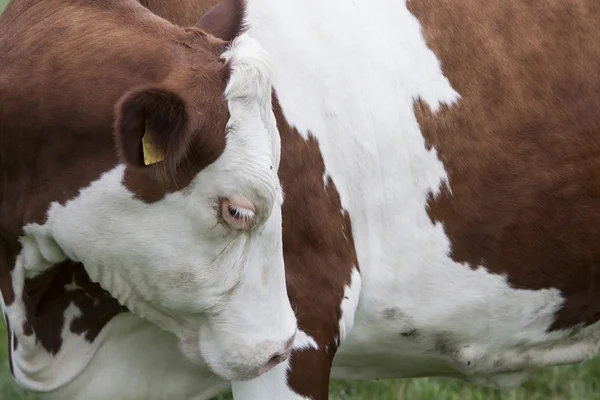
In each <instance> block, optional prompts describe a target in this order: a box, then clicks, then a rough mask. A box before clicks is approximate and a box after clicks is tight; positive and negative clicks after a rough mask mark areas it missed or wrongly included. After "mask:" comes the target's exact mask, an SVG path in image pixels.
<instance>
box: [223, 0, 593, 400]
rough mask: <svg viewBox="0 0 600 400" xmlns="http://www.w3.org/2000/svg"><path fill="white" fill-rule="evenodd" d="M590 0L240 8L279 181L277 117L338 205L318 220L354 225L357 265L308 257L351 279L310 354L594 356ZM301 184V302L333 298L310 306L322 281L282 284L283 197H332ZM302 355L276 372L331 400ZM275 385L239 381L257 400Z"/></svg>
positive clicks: (389, 365)
mask: <svg viewBox="0 0 600 400" xmlns="http://www.w3.org/2000/svg"><path fill="white" fill-rule="evenodd" d="M597 12H598V8H597V7H596V6H595V3H594V2H592V1H582V2H578V3H577V5H573V4H569V5H566V4H564V3H561V2H551V3H550V4H548V3H544V4H535V5H534V4H530V5H524V4H522V2H519V1H510V2H503V3H501V4H500V3H493V4H492V3H490V4H487V3H486V4H483V2H479V1H467V2H462V3H461V4H460V5H459V4H456V2H451V1H441V2H440V1H437V2H434V1H428V0H413V1H408V2H404V1H400V0H399V1H376V2H372V1H370V2H360V1H357V2H352V3H348V2H342V1H335V0H332V1H329V2H327V3H322V2H317V1H303V2H299V1H294V0H289V1H280V2H273V1H268V0H250V1H248V2H247V6H246V16H245V20H244V25H246V26H248V32H249V33H250V34H251V35H252V36H253V37H256V38H257V39H258V40H259V41H260V42H261V44H262V45H263V46H265V48H266V49H267V51H269V53H270V54H271V55H272V57H273V60H274V61H273V63H274V64H273V65H274V71H275V74H274V88H275V91H276V93H277V98H278V100H279V103H280V106H281V108H282V110H283V116H285V123H281V125H280V132H282V148H283V155H282V160H283V163H282V169H281V172H280V174H281V177H282V182H283V185H284V190H286V191H287V192H289V191H290V189H289V187H290V186H295V185H299V183H297V180H293V179H294V178H292V175H291V173H290V174H289V175H287V174H286V161H285V160H286V157H289V154H291V153H292V150H291V149H290V148H287V147H286V142H287V141H289V140H291V139H289V137H288V136H286V128H284V127H282V125H288V126H291V127H294V128H295V129H297V134H299V135H300V136H301V137H303V138H304V139H305V140H306V142H307V143H314V142H316V143H318V149H319V151H318V153H319V156H320V157H322V160H323V165H324V171H323V185H324V186H325V187H327V188H328V189H329V190H331V188H332V187H333V188H335V192H337V193H338V194H339V198H340V207H339V209H335V208H333V207H330V208H329V213H330V215H336V214H337V213H344V214H345V215H347V216H348V217H349V219H350V221H351V226H352V241H353V246H354V249H355V251H356V261H357V263H356V265H354V264H353V263H352V260H347V261H346V262H345V263H342V262H339V261H340V260H337V261H338V262H337V263H336V262H331V260H326V258H325V257H324V256H323V257H322V258H321V264H320V268H321V269H322V270H328V271H330V270H332V269H334V270H336V272H337V274H338V276H339V277H340V278H339V280H340V282H342V281H343V280H344V281H345V284H344V286H343V288H344V290H345V294H344V297H343V298H342V300H341V303H340V309H341V312H342V315H341V318H339V319H336V320H335V321H336V322H338V321H339V334H338V335H337V336H336V338H335V340H329V341H327V340H320V341H319V340H318V341H317V342H318V345H319V350H315V351H321V352H324V353H326V352H332V351H334V350H332V349H334V348H335V347H336V345H337V342H336V340H338V339H339V342H340V345H339V348H338V349H337V352H336V353H335V357H334V358H333V361H332V370H331V376H332V377H334V378H338V379H376V378H398V377H418V376H448V377H455V378H460V379H465V380H468V381H470V382H473V383H475V384H478V385H485V386H489V387H495V388H503V387H511V386H515V385H518V384H520V383H521V382H523V380H524V379H526V378H527V377H528V376H529V375H530V373H531V372H532V371H533V370H535V369H537V368H540V367H547V366H555V365H563V364H570V363H576V362H581V361H584V360H588V359H590V358H592V357H593V356H595V355H596V353H597V351H598V343H599V342H598V340H599V334H600V331H599V325H598V323H597V321H598V317H599V315H600V314H599V312H600V304H599V302H598V299H599V298H600V293H599V289H598V286H597V285H596V284H595V282H596V281H597V279H598V277H599V274H600V264H599V263H598V260H599V258H598V256H599V255H600V247H599V246H598V244H597V243H598V241H599V240H600V231H599V230H598V228H597V226H598V222H599V221H600V196H599V192H598V191H597V190H596V189H593V187H595V185H596V184H597V182H598V181H600V140H598V138H599V136H598V135H599V134H600V129H599V128H600V125H599V124H600V122H599V121H600V118H599V116H600V103H598V96H597V93H600V74H599V73H598V72H597V68H596V65H598V63H599V62H600V52H599V51H600V48H599V47H598V46H597V45H596V44H595V43H596V39H593V38H597V35H598V34H597V27H598V26H597V21H598V20H599V18H598V15H597ZM574 49H577V50H576V51H575V50H574ZM575 53H576V54H575ZM283 116H280V118H281V117H283ZM307 147H308V145H307ZM301 148H302V147H301V146H299V145H298V146H296V147H295V151H298V149H301ZM318 158H319V157H314V159H318ZM298 174H299V172H296V175H298ZM295 179H297V178H295ZM305 192H306V193H309V192H308V191H305ZM309 197H310V196H309V195H308V194H307V195H306V196H305V197H304V199H303V200H301V199H300V198H298V204H297V205H293V204H292V202H291V200H290V198H289V197H287V198H286V203H285V205H284V251H285V252H286V253H285V254H286V269H287V271H286V274H287V275H288V287H290V289H289V292H290V296H291V298H292V300H293V301H294V302H295V303H296V310H297V311H296V312H297V315H302V314H303V313H310V312H311V310H316V309H318V310H322V309H325V308H326V305H327V304H328V303H327V301H330V300H325V299H324V298H322V299H321V304H319V305H318V306H317V305H316V303H318V301H319V300H315V298H314V297H318V296H320V295H321V292H320V291H319V289H318V288H315V289H312V290H311V295H312V296H313V299H310V300H308V299H304V302H301V301H298V300H297V299H296V298H294V295H296V296H298V297H299V298H301V295H298V294H297V293H298V292H299V291H300V289H296V290H295V289H293V286H294V284H297V283H296V282H297V280H296V279H293V278H292V279H290V276H293V275H295V274H296V272H295V269H300V268H302V266H301V265H300V264H296V263H295V259H294V257H293V256H290V253H291V252H293V251H294V248H295V246H297V244H296V243H294V239H293V238H291V237H292V236H293V235H292V234H288V235H287V236H286V229H285V227H286V220H287V219H288V218H291V217H290V214H293V213H294V212H296V211H294V210H291V209H292V208H293V207H296V208H298V209H303V210H307V209H309V208H310V207H323V204H326V203H322V204H309V205H306V206H304V204H305V203H304V202H308V203H310V202H311V200H310V199H309ZM314 223H315V224H318V223H319V222H314ZM288 229H292V228H291V227H289V228H288ZM342 230H343V228H342ZM328 233H329V234H330V235H335V234H339V233H340V230H339V228H338V230H333V229H331V230H329V231H328ZM286 240H287V241H286ZM312 246H313V247H312V248H313V249H318V247H319V245H318V244H312ZM304 251H308V250H307V249H306V248H305V249H304ZM315 252H317V250H315ZM290 269H292V270H290ZM321 274H325V273H324V272H321ZM303 305H305V306H304V307H302V306H303ZM312 312H313V313H314V311H312ZM321 313H322V314H325V313H326V312H325V311H319V314H321ZM332 317H333V316H330V318H331V320H333V319H334V318H332ZM299 321H300V327H301V328H302V329H305V330H306V328H305V327H304V326H303V325H306V324H307V322H306V320H304V321H303V320H302V319H301V318H300V319H299ZM321 326H324V323H323V325H321ZM308 331H311V332H313V331H316V329H309V330H308ZM309 351H312V350H309ZM306 352H307V351H306V350H305V351H304V353H299V355H296V353H295V354H294V355H293V357H292V371H291V373H290V378H289V379H288V384H289V386H290V387H291V388H293V390H294V391H295V392H296V393H300V394H303V395H304V396H306V397H308V396H312V397H313V398H326V396H327V395H326V391H325V390H324V389H323V388H321V389H320V388H319V385H320V382H321V381H320V380H319V379H318V377H315V376H314V375H311V371H310V370H309V368H307V367H305V366H303V364H302V362H300V361H295V360H297V359H298V358H300V357H305V358H307V357H308V356H307V355H306ZM304 365H309V363H308V362H305V363H304ZM311 367H312V370H314V369H316V368H315V367H314V364H313V365H311ZM296 368H297V369H298V370H299V371H300V372H296ZM296 374H304V376H305V377H306V376H308V377H311V378H312V379H313V380H312V381H309V380H305V381H303V380H302V378H301V377H298V376H297V375H296ZM267 379H268V377H267V376H265V377H261V378H258V379H257V380H256V381H252V382H247V383H245V384H244V385H243V386H242V387H240V388H238V389H236V387H235V386H234V393H235V394H236V395H238V397H239V398H248V399H250V398H257V397H259V395H260V394H263V395H265V393H267V392H266V391H265V389H264V386H262V387H261V386H259V383H258V382H261V381H262V384H263V385H264V382H265V381H266V380H267ZM247 393H253V395H254V397H253V396H252V395H246V394H247ZM278 393H279V394H280V395H279V397H278V396H276V395H272V398H284V397H285V396H283V395H282V394H281V393H283V392H278ZM287 396H289V398H295V397H294V395H293V394H289V393H288V395H287ZM238 397H236V398H238Z"/></svg>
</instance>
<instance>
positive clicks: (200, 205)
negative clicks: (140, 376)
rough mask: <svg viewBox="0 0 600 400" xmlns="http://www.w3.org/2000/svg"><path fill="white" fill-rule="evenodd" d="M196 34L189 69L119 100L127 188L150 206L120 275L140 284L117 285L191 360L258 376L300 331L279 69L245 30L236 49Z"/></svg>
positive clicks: (118, 134) (238, 376) (226, 373)
mask: <svg viewBox="0 0 600 400" xmlns="http://www.w3.org/2000/svg"><path fill="white" fill-rule="evenodd" d="M188 33H189V34H190V35H197V36H198V42H197V43H198V46H197V48H195V49H194V51H193V56H192V55H190V54H188V53H183V54H182V55H181V58H182V60H183V62H182V65H184V66H182V67H180V68H176V69H173V70H172V72H171V73H170V74H169V75H168V76H166V77H165V79H164V80H163V81H162V82H160V83H159V84H154V85H150V86H144V87H137V88H135V89H133V90H131V91H130V92H128V93H126V94H125V95H124V96H123V97H122V98H121V99H120V101H119V102H118V104H117V106H116V122H115V139H116V142H117V145H118V150H119V154H120V156H121V158H122V160H123V162H124V163H125V165H126V167H125V172H124V178H123V184H124V185H125V187H126V188H128V189H129V190H130V191H131V192H133V193H134V194H135V197H136V198H137V200H138V201H142V202H145V203H146V204H148V206H149V208H148V213H147V214H146V213H145V214H144V215H143V216H140V218H142V219H143V220H140V221H139V226H138V227H137V229H139V230H140V233H139V239H138V243H139V249H140V250H139V251H140V252H142V251H143V252H144V253H145V254H138V255H137V256H136V257H138V258H136V260H143V262H141V263H140V262H134V263H131V264H129V265H127V267H126V268H124V270H123V271H120V272H119V274H120V276H121V277H122V278H123V280H125V281H126V282H127V285H128V286H130V288H129V287H128V290H130V292H129V291H128V292H127V294H121V293H119V289H118V288H116V287H113V288H109V290H111V292H112V293H113V294H114V295H115V296H116V297H117V298H119V297H120V300H121V301H122V302H123V303H124V304H125V305H127V306H128V307H129V308H130V309H131V310H132V311H133V312H135V313H137V314H138V315H140V316H142V317H145V318H148V319H149V320H151V321H153V322H154V323H156V324H157V325H159V326H160V327H162V328H163V329H166V330H168V331H171V332H173V333H174V334H176V335H177V337H178V338H179V341H180V348H181V350H182V352H183V353H184V354H185V355H186V356H187V357H188V358H190V359H191V360H193V361H198V362H199V361H201V360H204V361H206V363H207V364H208V365H209V367H211V368H212V370H213V371H215V372H216V373H217V374H219V375H221V376H222V377H223V378H226V379H230V380H244V379H251V378H254V377H256V376H258V375H259V374H260V373H262V372H265V371H266V370H268V369H269V368H270V367H272V366H274V365H276V364H277V363H279V362H280V361H283V360H284V359H285V358H286V357H287V355H288V354H289V350H290V347H291V342H292V341H293V337H294V334H295V331H296V319H295V316H294V313H293V311H292V309H291V306H290V304H289V301H288V298H287V292H286V286H285V274H284V264H283V254H282V232H281V226H282V220H281V206H282V202H283V197H282V190H281V187H280V183H279V179H278V176H277V171H278V166H279V156H280V154H279V153H280V143H279V140H280V139H279V133H278V131H277V127H276V123H275V118H274V115H273V112H272V106H271V78H270V74H271V72H270V66H269V61H268V57H267V55H266V53H265V52H264V51H263V50H262V49H261V47H260V46H259V45H258V44H257V42H255V41H254V40H252V39H251V38H249V37H248V36H246V35H242V36H240V37H239V38H238V39H236V40H235V41H234V42H232V43H231V45H229V46H228V47H225V42H220V41H218V40H217V39H215V38H213V37H211V36H208V35H206V34H204V33H203V32H201V31H198V30H195V29H190V30H188ZM146 229H154V230H155V231H153V232H152V233H148V232H144V231H143V230H146ZM146 239H147V240H151V241H154V242H155V243H147V242H144V240H146ZM142 249H143V250H142ZM131 251H134V252H135V251H136V250H135V249H131ZM115 286H117V285H115ZM131 293H133V295H132V294H131ZM132 299H133V300H132ZM149 351H151V349H149Z"/></svg>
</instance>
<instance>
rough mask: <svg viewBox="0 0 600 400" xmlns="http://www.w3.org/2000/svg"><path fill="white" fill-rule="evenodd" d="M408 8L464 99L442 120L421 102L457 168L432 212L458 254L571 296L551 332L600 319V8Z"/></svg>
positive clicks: (435, 139)
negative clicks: (599, 66) (419, 23)
mask: <svg viewBox="0 0 600 400" xmlns="http://www.w3.org/2000/svg"><path fill="white" fill-rule="evenodd" d="M408 4H409V8H410V10H411V11H412V12H414V14H415V15H416V17H417V18H418V19H419V21H420V22H421V24H422V26H423V33H424V35H425V39H426V40H427V43H428V45H429V46H430V47H431V48H432V50H433V51H434V52H435V54H436V55H437V56H438V57H439V59H440V62H441V68H442V71H443V72H444V74H445V76H447V77H448V79H449V80H450V82H451V84H452V86H453V87H454V88H455V89H456V90H457V91H458V92H459V93H460V95H461V100H460V102H459V103H458V104H457V105H455V106H453V107H451V108H444V107H442V109H441V110H440V111H438V112H437V113H436V114H435V115H434V114H432V113H431V112H430V110H429V109H428V107H427V106H425V105H424V104H423V103H417V105H416V106H415V109H416V112H417V117H418V120H419V124H420V126H421V129H422V132H423V135H424V136H425V138H426V140H427V145H428V146H430V147H433V148H435V149H436V150H437V151H438V153H439V156H440V159H441V160H442V162H443V163H444V166H445V168H446V169H447V171H448V178H449V186H447V187H444V188H443V190H442V192H441V194H440V195H439V196H437V197H436V196H432V197H431V199H430V202H429V215H430V217H431V219H432V220H433V221H436V222H441V223H443V224H444V229H445V231H446V233H447V235H448V237H449V238H450V240H451V243H452V252H451V256H452V258H453V259H454V260H455V261H457V262H462V263H466V264H468V265H470V266H472V267H473V268H475V267H477V266H479V265H484V266H485V268H486V269H487V270H489V271H490V272H494V273H498V274H505V275H506V276H507V277H508V280H509V282H510V284H511V285H512V286H513V287H515V288H522V289H543V288H556V289H559V290H560V291H561V293H562V294H563V296H564V297H565V303H564V305H563V306H562V308H561V309H560V311H559V312H558V313H557V315H556V320H555V321H554V323H553V325H552V329H563V328H568V327H573V326H576V325H579V324H583V325H589V324H592V323H594V322H596V321H598V320H599V319H600V286H598V285H597V284H596V282H597V281H598V280H599V279H600V246H598V243H600V190H598V182H600V135H599V134H600V97H599V96H598V93H600V69H599V68H598V65H599V64H600V45H599V44H598V43H599V39H600V36H599V35H598V33H597V32H598V27H599V26H598V21H599V20H600V9H599V8H598V7H597V5H596V4H595V3H594V2H590V1H577V2H575V3H565V2H561V1H549V2H544V3H543V4H542V3H529V2H522V1H516V0H515V1H512V0H511V1H507V2H502V3H490V2H481V1H474V0H469V1H463V2H460V3H456V2H452V1H435V2H434V1H427V0H411V1H409V2H408ZM458 43H460V44H461V45H460V46H458V45H457V44H458ZM467 65H468V68H465V66H467Z"/></svg>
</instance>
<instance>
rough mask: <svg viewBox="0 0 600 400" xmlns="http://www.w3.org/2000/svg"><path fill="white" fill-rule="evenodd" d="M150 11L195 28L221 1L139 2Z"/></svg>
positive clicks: (147, 0) (171, 0)
mask: <svg viewBox="0 0 600 400" xmlns="http://www.w3.org/2000/svg"><path fill="white" fill-rule="evenodd" d="M139 1H140V3H141V4H142V5H143V6H144V7H146V8H148V9H149V10H150V11H152V12H153V13H155V14H156V15H159V16H161V17H163V18H165V19H166V20H168V21H170V22H172V23H174V24H177V25H180V26H193V25H194V24H196V22H198V20H199V19H200V17H201V16H202V15H204V14H205V13H206V12H207V11H208V10H209V9H211V8H212V7H213V6H215V5H216V4H217V3H219V0H139Z"/></svg>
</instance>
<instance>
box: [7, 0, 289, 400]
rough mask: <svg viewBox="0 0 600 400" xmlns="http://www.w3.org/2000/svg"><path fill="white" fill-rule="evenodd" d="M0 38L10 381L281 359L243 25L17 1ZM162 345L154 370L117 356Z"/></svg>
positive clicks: (260, 74) (276, 272) (145, 383)
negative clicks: (231, 34)
mask: <svg viewBox="0 0 600 400" xmlns="http://www.w3.org/2000/svg"><path fill="white" fill-rule="evenodd" d="M0 52H1V53H2V57H1V58H0V103H1V104H2V107H0V160H1V161H0V165H1V169H0V188H1V192H0V193H1V194H0V290H1V292H2V309H3V314H4V317H5V320H6V323H7V325H8V326H9V336H10V339H9V348H10V366H11V371H12V374H13V376H14V378H15V380H16V381H17V382H18V384H19V385H21V386H22V387H23V388H25V389H28V390H32V391H36V392H40V393H41V394H46V396H42V398H60V399H68V398H85V399H99V398H146V399H150V398H165V396H169V394H170V390H171V388H172V387H177V386H178V385H179V382H180V381H182V380H183V381H188V380H189V379H190V378H191V379H192V380H194V381H196V380H198V381H197V382H194V384H193V385H192V386H191V387H185V388H184V390H188V391H189V393H194V392H195V391H198V390H205V389H206V388H204V387H203V386H202V385H204V384H205V383H206V382H205V381H210V377H211V376H212V375H213V374H216V376H218V377H220V379H221V380H245V379H252V378H254V377H256V376H259V375H260V374H263V373H265V372H266V371H268V370H269V369H270V368H272V367H274V366H275V365H277V364H278V363H280V362H283V361H284V360H285V359H287V357H288V356H289V353H290V348H291V345H292V343H293V341H294V338H295V334H296V328H297V322H296V317H295V314H294V311H293V310H292V307H291V304H290V302H289V300H288V296H287V291H286V284H285V275H284V265H283V253H282V231H281V230H282V221H281V203H282V201H283V194H282V190H281V185H280V182H279V179H278V175H277V170H278V166H279V158H280V139H279V134H278V132H277V126H276V121H275V119H274V114H273V112H272V106H271V88H272V84H271V74H272V71H271V67H270V61H269V57H268V54H267V53H266V52H264V50H263V49H262V48H261V46H260V45H259V44H258V42H256V41H255V40H253V39H252V38H250V37H249V36H247V35H241V36H239V37H238V38H236V40H235V41H233V42H231V43H228V42H226V41H223V40H220V39H217V38H216V37H214V36H212V35H209V34H207V33H206V32H204V31H202V30H200V29H198V28H195V27H189V28H183V27H180V26H178V25H174V24H172V23H170V22H168V21H167V20H165V19H163V18H161V17H159V16H157V15H156V14H154V13H152V12H151V11H149V10H148V9H147V8H145V7H144V6H142V5H141V4H140V3H138V2H137V1H135V0H94V1H76V0H46V1H38V0H14V1H12V2H10V4H8V6H7V8H6V9H5V11H4V12H3V13H2V15H0ZM248 309H251V310H253V311H252V312H251V313H250V312H248ZM125 311H127V312H125ZM108 360H110V361H109V363H110V364H107V361H108ZM158 361H160V362H161V363H164V362H167V363H168V364H169V365H168V371H164V370H163V371H157V372H159V373H158V374H156V373H155V371H154V370H153V371H151V372H150V374H141V375H139V376H138V377H136V375H135V372H131V371H135V369H137V368H139V365H140V364H141V365H146V366H149V367H150V368H152V366H153V365H154V364H155V363H156V362H158ZM113 363H114V364H113ZM111 364H113V365H111ZM107 365H111V367H110V369H107V368H106V367H107ZM98 369H101V371H100V373H99V371H98ZM153 374H154V375H153ZM186 374H187V375H186ZM203 374H204V376H205V377H206V379H205V380H202V379H198V378H200V377H202V376H203ZM163 379H166V380H167V381H168V384H165V383H164V382H163ZM151 381H153V382H154V384H151ZM107 385H108V386H107ZM111 385H114V386H111ZM207 390H208V389H207ZM184 397H186V396H184ZM181 398H183V397H181Z"/></svg>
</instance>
